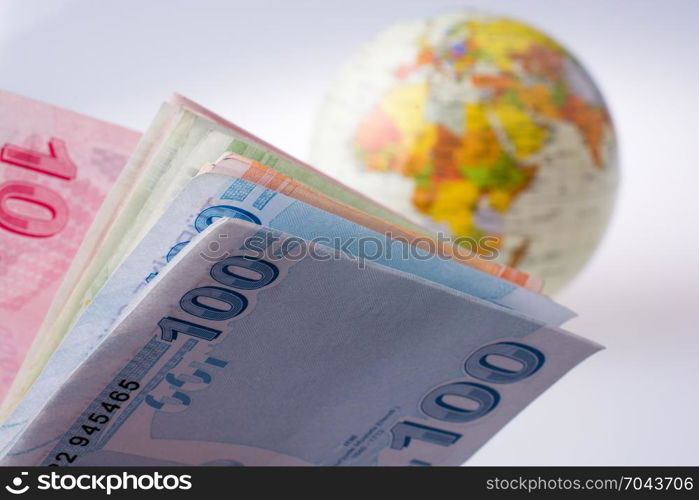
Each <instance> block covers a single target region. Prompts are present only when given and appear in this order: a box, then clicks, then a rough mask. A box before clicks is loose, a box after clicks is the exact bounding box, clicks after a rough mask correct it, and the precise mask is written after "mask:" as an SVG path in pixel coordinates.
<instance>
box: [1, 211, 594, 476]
mask: <svg viewBox="0 0 699 500" xmlns="http://www.w3.org/2000/svg"><path fill="white" fill-rule="evenodd" d="M599 349H600V346H598V345H596V344H594V343H592V342H590V341H588V340H585V339H582V338H579V337H577V336H574V335H572V334H569V333H566V332H563V331H561V330H559V329H557V328H554V327H547V326H542V324H541V323H540V322H538V321H534V320H532V319H529V318H526V317H524V316H522V315H518V314H513V313H511V312H509V311H507V310H506V309H503V308H501V307H496V306H493V305H491V304H488V303H487V302H485V301H481V300H475V299H474V298H473V297H471V296H469V295H467V294H465V293H462V292H459V291H455V290H454V289H452V288H448V287H446V286H443V285H440V284H437V283H434V282H432V281H428V280H425V279H422V278H419V277H416V276H414V275H411V274H408V273H405V272H402V271H399V270H395V269H392V268H390V267H387V266H382V265H378V264H376V263H374V262H365V263H364V264H363V265H359V263H358V262H357V261H356V260H354V259H351V258H350V257H348V256H347V255H346V254H345V253H343V252H337V251H336V250H335V249H332V248H329V247H327V246H323V245H318V244H314V243H309V242H307V241H305V240H302V239H300V238H298V237H297V236H294V235H289V234H285V233H281V232H279V231H275V230H273V229H269V228H266V227H263V226H260V225H257V224H254V223H250V222H246V221H243V220H239V219H238V220H236V219H229V218H221V219H219V220H216V221H214V222H212V223H211V224H210V225H209V227H208V228H206V229H204V230H203V231H202V232H201V233H200V234H198V235H197V236H195V237H194V238H193V239H192V241H191V242H190V243H189V244H188V245H186V246H184V247H183V248H182V249H180V251H179V252H178V254H177V255H175V256H174V257H173V259H172V262H170V264H169V265H168V266H166V267H164V268H163V269H162V270H161V271H160V272H159V273H158V275H157V276H155V277H154V278H153V279H152V280H151V282H150V284H149V286H148V287H147V289H144V290H141V291H140V292H139V293H138V294H137V296H136V297H135V298H134V299H133V300H132V301H131V303H130V304H129V305H128V306H127V307H126V308H125V310H124V311H123V313H122V315H121V316H120V318H119V320H118V321H117V323H116V324H115V325H114V327H113V328H112V329H111V331H110V334H109V336H108V337H107V338H106V339H105V340H104V341H103V342H102V343H101V344H100V345H99V346H98V347H97V348H96V349H95V351H94V352H93V353H92V354H91V355H89V357H88V358H87V359H86V360H85V362H84V363H82V364H81V365H80V366H79V367H78V368H77V369H76V370H75V371H74V372H73V373H72V374H71V375H70V377H69V378H68V380H67V381H66V383H65V384H63V385H62V386H61V387H60V388H59V389H58V390H57V391H56V393H55V394H53V395H52V396H51V397H50V398H49V400H48V402H47V403H46V405H45V406H44V407H43V409H42V411H41V412H40V413H39V414H38V416H37V417H35V418H34V420H33V421H32V422H31V424H30V425H28V426H27V427H26V428H25V429H24V430H23V432H22V433H21V435H20V436H19V438H18V439H17V441H16V443H15V444H14V446H13V447H12V449H11V450H10V452H9V453H8V454H7V455H6V456H5V458H4V459H3V464H5V465H59V466H62V465H180V464H189V465H203V464H208V465H303V464H313V465H430V464H433V465H439V464H459V463H462V462H463V461H465V460H466V459H467V458H468V457H469V456H470V455H471V454H473V453H474V451H475V450H477V449H478V448H479V447H480V446H481V445H482V444H483V443H485V442H486V441H487V440H488V439H489V438H490V437H491V436H492V435H493V434H494V433H495V432H497V431H498V430H499V429H500V428H501V427H502V426H503V425H505V424H506V423H507V422H508V421H509V420H510V419H511V418H512V417H513V416H514V415H516V414H517V413H518V412H519V411H520V410H521V409H522V408H524V407H525V406H526V405H527V404H529V403H530V402H531V401H532V400H533V399H534V398H535V397H536V396H538V395H539V394H540V393H541V392H542V391H544V390H545V389H546V388H548V387H549V386H550V385H551V384H552V383H554V382H555V381H556V380H557V379H558V378H560V377H561V376H562V375H563V374H564V373H565V372H567V371H568V370H569V369H571V368H572V367H573V366H575V365H576V364H578V363H579V362H580V361H582V360H583V359H585V358H586V357H588V356H589V355H591V354H592V353H594V352H595V351H597V350H599Z"/></svg>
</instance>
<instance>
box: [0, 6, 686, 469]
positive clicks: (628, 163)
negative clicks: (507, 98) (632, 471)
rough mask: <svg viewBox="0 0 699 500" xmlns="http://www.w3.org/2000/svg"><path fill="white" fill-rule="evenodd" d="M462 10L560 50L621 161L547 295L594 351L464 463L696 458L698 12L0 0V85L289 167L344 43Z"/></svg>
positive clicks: (300, 152)
mask: <svg viewBox="0 0 699 500" xmlns="http://www.w3.org/2000/svg"><path fill="white" fill-rule="evenodd" d="M464 5H472V6H475V7H481V8H484V9H488V10H490V11H496V12H501V13H505V14H509V15H512V16H517V17H519V18H521V19H523V20H526V21H529V22H532V23H534V24H535V25H537V26H539V27H541V28H543V29H544V30H545V31H547V32H549V33H550V34H552V35H553V36H554V37H556V38H557V39H558V40H560V41H561V42H563V43H564V44H565V45H567V46H568V47H569V48H570V49H571V50H572V51H573V52H574V53H576V54H577V55H578V56H579V57H580V58H581V59H582V61H583V63H585V64H586V66H587V67H588V68H589V69H590V70H591V72H592V74H593V75H594V76H595V77H596V79H597V81H598V83H599V85H600V86H601V88H602V90H603V92H604V94H605V96H606V98H607V100H608V102H609V104H610V107H611V109H612V113H613V116H614V118H615V122H616V125H617V127H618V132H619V136H620V140H621V154H622V156H621V164H622V188H621V192H620V195H619V200H618V203H617V210H616V213H615V216H614V218H613V221H612V225H611V227H610V229H609V232H608V234H607V237H606V238H605V240H604V242H603V244H602V246H601V248H600V249H599V251H598V252H597V254H596V255H595V257H594V258H593V260H592V261H591V263H590V264H589V265H588V267H587V268H586V270H585V271H584V272H583V273H582V274H581V275H580V277H579V278H578V279H577V280H576V281H575V282H574V283H573V284H572V285H570V286H569V287H568V289H567V290H565V291H564V292H563V293H561V294H560V295H559V296H558V297H557V298H558V299H559V300H560V301H561V302H563V303H564V304H566V305H568V306H570V307H571V308H573V309H574V310H576V311H577V312H578V313H579V314H580V318H579V319H576V320H574V321H573V322H571V323H570V324H569V325H567V327H568V328H569V329H570V330H572V331H575V332H576V333H579V334H581V335H584V336H587V337H589V338H591V339H594V340H596V341H598V342H601V343H603V344H605V345H606V346H607V350H606V351H604V352H603V353H601V354H598V355H596V356H594V357H593V358H592V359H591V360H589V361H588V362H586V363H584V364H583V365H582V366H581V367H579V368H577V369H575V370H574V371H573V372H572V373H571V374H570V375H568V376H567V377H566V378H565V379H564V380H562V381H561V382H560V383H559V384H557V385H556V386H555V387H554V388H552V389H551V390H550V391H548V392H547V393H546V394H544V395H543V396H542V397H541V398H540V399H539V400H537V401H536V402H535V403H534V404H532V405H531V406H530V407H529V408H528V409H526V410H525V411H524V412H523V413H522V414H521V415H520V416H519V417H518V418H517V419H515V420H514V421H513V422H512V423H510V424H509V425H508V426H507V427H506V428H505V429H504V430H503V431H502V432H500V433H499V434H498V435H497V436H496V437H495V438H494V439H493V440H492V441H491V442H490V443H488V444H487V445H486V446H485V447H484V448H483V449H482V450H481V451H480V452H479V453H478V454H477V455H475V456H474V457H473V459H472V460H471V461H470V462H469V463H470V464H473V465H486V464H488V465H491V464H492V465H495V464H510V465H514V464H522V465H524V464H530V465H535V464H542V465H565V464H588V465H608V464H620V465H621V464H668V465H679V464H692V465H699V432H698V431H697V427H696V423H697V413H698V412H699V390H698V388H697V383H698V382H699V376H698V375H697V366H698V364H697V361H698V360H699V328H698V327H699V303H698V302H697V298H698V295H699V294H698V293H697V291H696V287H698V286H699V266H698V265H697V261H696V260H695V259H696V258H697V256H698V255H699V231H698V229H699V227H698V224H697V222H696V220H695V219H696V217H697V216H698V215H699V210H698V209H699V201H698V199H699V198H698V197H697V194H696V193H697V186H698V185H699V173H698V172H699V127H697V126H696V120H697V119H699V90H697V88H698V87H697V85H698V82H699V65H698V64H697V63H699V56H697V52H696V51H697V48H699V30H697V28H696V20H697V19H699V2H694V1H691V0H687V1H684V2H681V1H668V0H664V1H662V2H661V1H656V2H647V1H636V0H634V1H632V0H626V1H621V0H619V1H616V2H609V1H605V0H586V1H585V2H580V1H558V2H551V1H543V0H542V1H522V0H511V1H505V0H501V1H496V0H490V1H486V0H481V1H471V2H469V4H463V3H460V2H455V1H451V2H448V1H439V0H423V1H415V0H412V1H411V0H392V1H388V0H384V1H376V0H373V1H366V0H361V1H360V0H353V1H351V2H341V1H335V2H333V1H328V0H325V1H323V0H318V1H308V0H307V1H293V2H290V1H283V0H279V1H277V2H272V1H262V0H255V1H246V2H243V1H240V0H237V1H223V0H221V1H204V0H197V1H194V0H191V1H186V2H183V1H162V0H161V1H155V0H149V1H147V2H145V1H141V0H139V1H124V0H121V1H100V2H94V1H88V0H84V1H83V0H76V1H58V0H54V1H37V0H17V1H13V2H0V75H1V76H0V86H1V87H3V88H5V89H7V90H11V91H15V92H18V93H21V94H24V95H27V96H29V97H33V98H37V99H41V100H45V101H48V102H51V103H54V104H57V105H61V106H65V107H68V108H71V109H74V110H76V111H80V112H84V113H87V114H90V115H94V116H96V117H99V118H104V119H107V120H111V121H115V122H117V123H120V124H123V125H127V126H131V127H133V128H137V129H144V128H145V127H146V126H147V125H148V123H149V121H150V119H151V117H152V115H153V114H154V113H155V110H156V108H157V105H158V103H159V102H160V101H161V100H163V99H164V98H166V97H167V96H168V95H169V94H170V93H171V92H172V91H179V92H181V93H183V94H185V95H187V96H189V97H191V98H193V99H195V100H197V101H200V102H201V103H202V104H204V105H206V106H208V107H210V108H212V109H214V110H216V111H217V112H219V113H221V114H223V115H224V116H226V117H228V118H230V119H231V120H233V121H235V122H236V123H238V124H240V125H241V126H243V127H246V128H248V129H250V130H251V131H252V132H254V133H257V134H259V135H260V136H262V137H264V138H265V139H267V140H269V141H270V142H272V143H274V144H276V145H278V146H280V147H282V148H284V149H286V150H288V151H289V152H291V153H292V154H295V155H297V156H299V157H302V158H305V157H307V152H308V144H309V142H310V135H311V132H312V126H313V119H314V113H315V111H316V110H317V109H318V107H319V105H320V103H321V100H322V97H323V94H324V92H325V90H326V89H327V88H328V86H329V85H330V83H331V82H332V79H333V75H334V73H335V72H336V71H337V70H338V69H339V67H340V65H341V64H342V62H343V60H344V59H345V58H346V57H347V56H349V55H350V54H351V53H352V51H353V50H354V49H355V48H356V46H357V45H358V44H361V43H362V42H364V41H365V40H367V39H369V38H370V37H371V36H373V35H374V34H376V33H377V32H378V31H380V30H381V29H382V28H383V27H385V26H387V25H389V24H390V23H392V22H396V21H400V20H404V19H410V18H414V17H417V16H423V15H429V14H432V13H435V12H442V11H444V10H450V9H453V8H456V7H459V6H464ZM2 119H6V118H5V117H2Z"/></svg>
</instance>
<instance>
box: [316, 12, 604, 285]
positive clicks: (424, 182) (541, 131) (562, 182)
mask: <svg viewBox="0 0 699 500" xmlns="http://www.w3.org/2000/svg"><path fill="white" fill-rule="evenodd" d="M314 160H315V161H316V163H317V164H319V165H320V166H321V167H322V168H324V169H326V170H328V171H330V172H331V173H333V174H334V175H336V176H338V177H339V178H340V179H341V180H344V181H345V182H348V183H349V184H350V185H351V186H354V187H356V188H358V189H360V190H362V191H363V192H365V193H366V194H368V195H370V196H372V197H374V198H376V199H377V200H378V201H382V202H383V203H385V204H386V205H388V206H392V207H393V208H396V209H397V210H398V211H400V212H402V213H403V214H404V215H407V216H409V217H411V218H413V219H415V220H416V221H418V222H421V223H423V224H425V225H426V226H427V227H428V228H430V229H431V230H433V231H445V232H448V233H450V234H451V235H453V236H454V237H459V238H464V237H469V238H471V239H480V238H483V237H484V236H489V237H490V238H491V240H490V241H491V243H490V245H491V246H493V245H494V246H495V247H497V249H498V259H499V260H500V261H501V262H503V263H506V264H508V265H510V266H513V267H519V268H521V269H522V270H524V271H526V272H530V273H532V274H535V275H537V276H540V277H542V278H543V279H545V280H546V281H547V291H549V292H551V291H555V290H557V289H558V288H560V287H561V286H562V285H563V284H565V283H566V282H567V281H568V280H570V279H571V278H572V277H573V276H574V275H575V274H576V273H577V271H578V270H579V269H580V268H581V267H582V265H584V263H585V261H586V260H587V259H588V258H589V255H590V254H591V253H592V251H593V250H594V248H595V247H596V246H597V244H598V241H599V239H600V237H601V235H602V233H603V230H604V228H605V226H606V222H607V219H608V217H609V214H610V212H611V206H612V202H613V198H614V194H615V188H616V182H617V166H616V141H615V136H614V130H613V127H612V123H611V119H610V116H609V113H608V111H607V108H606V106H605V104H604V101H603V99H602V97H601V95H600V93H599V92H598V90H597V88H596V87H595V85H594V83H593V82H592V80H591V78H590V77H589V75H588V74H587V73H586V72H585V70H584V69H583V68H582V66H581V65H580V64H579V63H578V62H577V61H576V59H575V58H574V57H573V56H572V55H571V54H570V53H569V52H567V51H566V50H565V49H564V48H563V47H562V46H561V45H560V44H558V43H557V42H556V41H554V40H553V39H552V38H550V37H549V36H547V35H545V34H543V33H542V32H540V31H538V30H536V29H534V28H532V27H530V26H527V25H525V24H523V23H520V22H518V21H514V20H511V19H505V18H499V17H491V16H485V15H481V14H472V13H459V14H452V15H449V16H442V17H439V18H435V19H431V20H427V21H422V22H418V23H406V24H404V25H399V26H396V27H394V28H393V29H390V30H388V31H387V32H386V33H385V34H383V35H381V36H379V38H378V39H377V40H376V41H375V42H374V43H372V44H370V45H368V46H367V47H365V48H364V49H363V50H362V51H361V52H360V53H358V54H357V56H355V58H354V59H352V60H351V61H350V63H349V64H348V66H347V68H345V70H344V71H343V73H342V74H341V75H340V79H339V82H338V83H337V84H336V86H335V87H334V89H333V91H331V94H330V96H329V97H328V100H327V102H326V104H325V106H324V109H323V110H322V111H321V115H320V118H319V123H318V131H317V134H316V142H315V145H314Z"/></svg>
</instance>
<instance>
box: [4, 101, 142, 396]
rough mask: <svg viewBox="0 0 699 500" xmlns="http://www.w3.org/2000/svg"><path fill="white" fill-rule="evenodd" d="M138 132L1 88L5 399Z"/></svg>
mask: <svg viewBox="0 0 699 500" xmlns="http://www.w3.org/2000/svg"><path fill="white" fill-rule="evenodd" d="M138 136H139V135H138V133H136V132H133V131H131V130H128V129H125V128H123V127H119V126H117V125H113V124H110V123H107V122H104V121H101V120H96V119H94V118H90V117H87V116H84V115H80V114H78V113H74V112H71V111H67V110H64V109H61V108H58V107H55V106H50V105H47V104H44V103H41V102H37V101H34V100H31V99H28V98H25V97H21V96H18V95H15V94H12V93H9V92H5V91H0V400H2V399H3V398H4V397H5V394H6V392H7V390H8V389H9V387H10V384H11V383H12V381H13V379H14V377H15V374H16V373H17V371H18V369H19V367H20V364H21V362H22V360H23V359H24V357H25V355H26V353H27V350H28V349H29V346H30V344H31V343H32V341H33V340H34V338H35V336H36V335H37V332H38V331H39V328H40V326H41V323H42V320H43V319H44V316H45V315H46V313H47V311H48V309H49V306H50V304H51V301H52V299H53V297H54V296H55V294H56V291H57V287H58V286H59V283H60V281H61V279H62V278H63V276H64V275H65V273H66V272H67V270H68V268H69V266H70V264H71V262H72V261H73V257H74V256H75V254H76V252H77V250H78V247H79V245H80V243H81V241H82V239H83V237H84V236H85V233H86V232H87V229H88V227H89V226H90V224H91V222H92V220H93V218H94V217H95V214H96V213H97V211H98V209H99V208H100V205H101V204H102V201H103V200H104V197H105V195H106V194H107V192H108V191H109V189H110V188H111V187H112V185H113V184H114V183H115V181H116V179H117V176H118V175H119V173H120V171H121V170H122V168H123V167H124V165H125V164H126V161H127V159H128V157H129V155H130V154H131V152H132V151H133V149H134V147H135V146H136V142H137V140H138Z"/></svg>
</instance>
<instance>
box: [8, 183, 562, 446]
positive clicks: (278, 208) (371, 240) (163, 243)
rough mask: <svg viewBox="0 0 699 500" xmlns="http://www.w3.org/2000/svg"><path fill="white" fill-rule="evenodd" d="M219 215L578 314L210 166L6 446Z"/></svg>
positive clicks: (123, 270)
mask: <svg viewBox="0 0 699 500" xmlns="http://www.w3.org/2000/svg"><path fill="white" fill-rule="evenodd" d="M220 217H231V218H238V219H241V220H246V221H249V222H254V223H257V224H263V225H265V226H269V227H271V228H273V229H278V230H280V231H284V232H287V233H290V234H293V235H295V236H298V237H300V238H304V239H306V240H317V241H319V242H322V243H323V244H325V245H326V246H328V245H329V246H333V247H335V248H338V249H340V250H341V251H343V252H345V253H346V254H348V255H349V256H353V257H355V258H357V259H358V260H359V259H362V260H373V261H375V262H377V263H378V264H382V265H385V266H388V267H391V268H394V269H398V270H401V271H405V272H408V273H410V274H413V275H415V276H419V277H421V278H425V279H428V280H430V281H433V282H435V283H439V284H442V285H445V286H447V287H449V288H452V289H454V290H457V291H460V292H464V293H467V294H469V295H472V296H473V297H474V300H482V301H486V302H488V303H491V304H494V305H497V306H502V307H503V308H507V309H510V310H512V311H514V312H516V313H521V314H522V315H525V316H527V317H531V318H532V319H533V320H535V321H538V322H540V323H541V324H542V325H544V324H550V325H560V324H561V323H562V322H563V321H565V320H567V319H569V318H571V317H572V316H573V313H572V312H571V311H570V310H568V309H567V308H565V307H563V306H561V305H559V304H556V303H555V302H553V301H552V300H550V299H548V298H547V297H544V296H543V295H539V294H537V293H534V292H531V291H529V290H526V289H524V288H521V287H518V286H516V285H512V284H510V283H508V282H505V281H503V280H500V279H498V278H495V277H493V276H490V275H487V274H484V273H482V272H480V271H477V270H475V269H473V268H471V267H469V266H466V265H463V264H461V263H459V262H456V261H453V260H447V259H444V258H440V257H439V256H436V255H430V254H428V253H426V252H425V251H424V250H423V251H421V250H419V249H416V248H415V247H411V246H410V245H408V244H407V243H404V242H401V241H397V240H389V239H387V238H386V237H385V235H382V234H379V233H377V232H375V231H371V230H369V229H367V228H365V227H363V226H360V225H358V224H355V223H352V222H350V221H347V220H345V219H343V218H341V217H338V216H336V215H333V214H331V213H328V212H325V211H323V210H320V209H318V208H315V207H313V206H311V205H308V204H306V203H303V202H300V201H297V200H294V199H293V198H290V197H287V196H284V195H282V194H280V193H276V192H275V191H272V190H270V189H267V188H264V187H261V186H258V185H256V184H254V183H251V182H248V181H246V180H242V179H237V178H231V177H229V176H226V175H222V174H204V175H200V176H198V177H196V178H194V179H193V180H192V181H190V183H189V184H188V185H187V187H186V188H185V189H184V190H183V191H182V192H181V193H180V194H179V195H178V196H177V198H176V199H175V201H174V202H173V203H172V204H171V205H170V207H169V208H168V209H167V210H166V212H165V213H164V215H163V216H162V217H161V218H160V220H159V221H158V222H157V223H156V224H155V226H154V227H153V228H151V230H150V232H149V233H148V235H147V236H146V237H145V238H144V239H143V241H142V242H141V243H140V244H139V245H138V246H137V247H136V249H135V250H134V252H133V253H132V254H131V255H130V256H129V257H128V258H127V259H126V260H125V261H124V263H123V264H122V265H121V266H120V267H119V268H118V269H117V270H116V271H115V273H114V275H113V276H112V277H111V278H110V279H109V281H108V282H107V283H106V284H105V286H104V287H103V288H102V290H101V291H100V292H99V293H98V294H97V296H96V297H95V298H94V300H93V301H92V302H91V304H90V305H89V307H88V308H87V309H86V310H85V311H84V313H83V314H82V316H81V317H80V318H79V319H78V320H77V322H76V323H75V325H74V326H73V327H72V328H71V330H70V331H69V333H68V334H67V336H66V338H65V339H64V340H63V342H62V343H61V345H60V346H59V348H58V349H57V351H56V352H55V353H54V354H53V356H52V357H51V358H50V360H49V361H48V363H47V365H46V367H45V368H44V370H43V371H42V373H41V375H40V376H39V378H38V379H37V380H36V381H35V382H34V384H33V386H32V387H31V389H30V390H29V392H28V393H27V394H26V396H25V397H24V399H23V400H22V401H21V402H20V403H19V405H18V406H17V408H16V409H15V411H14V412H13V413H12V415H10V417H9V418H8V419H7V420H6V421H5V422H4V423H3V425H2V426H0V447H2V450H3V451H6V450H7V449H8V446H9V445H10V444H11V443H12V440H13V439H14V438H15V437H16V436H17V435H18V433H19V432H21V430H22V429H23V426H24V425H26V424H27V423H28V422H29V420H30V419H31V418H32V417H33V416H34V415H36V413H37V412H38V411H39V409H40V408H41V406H42V405H43V404H44V403H45V401H46V400H47V399H48V397H50V396H51V395H52V394H53V393H54V392H55V391H56V389H57V388H58V387H60V385H61V383H62V382H63V381H64V380H65V379H66V376H67V375H68V374H69V373H71V372H72V371H73V370H74V369H76V368H77V367H78V366H79V364H80V363H81V362H82V361H83V360H84V359H85V358H86V357H87V355H88V354H90V352H92V351H93V350H94V348H95V347H96V346H97V345H98V344H99V343H100V342H101V341H102V340H103V339H104V337H105V336H106V335H107V333H108V332H109V331H110V328H111V327H112V326H113V325H114V323H115V321H116V320H117V318H118V317H119V314H120V313H121V311H122V310H123V309H124V307H126V305H127V304H128V303H129V302H130V300H131V299H132V298H133V297H134V296H135V294H136V293H137V292H138V291H139V290H141V289H143V288H146V287H147V286H148V281H150V279H152V277H154V276H155V275H157V273H158V272H159V271H160V270H161V269H163V267H164V266H165V265H166V263H167V262H168V260H170V259H172V257H173V256H174V255H176V253H177V252H178V251H179V250H180V249H182V248H183V247H184V246H185V245H186V244H187V242H188V241H189V240H190V239H192V238H193V237H194V236H195V235H197V234H198V233H199V232H200V231H202V230H203V229H204V228H206V227H207V226H208V225H209V224H210V223H211V222H212V221H214V220H216V219H218V218H220ZM377 245H378V246H377ZM377 248H378V249H379V250H380V251H377Z"/></svg>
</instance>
